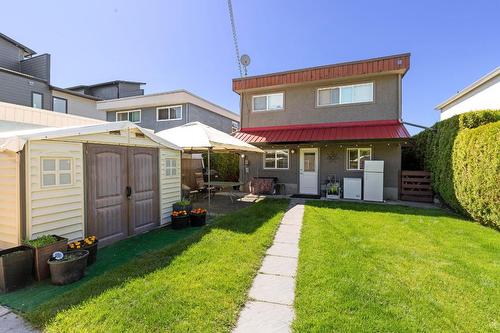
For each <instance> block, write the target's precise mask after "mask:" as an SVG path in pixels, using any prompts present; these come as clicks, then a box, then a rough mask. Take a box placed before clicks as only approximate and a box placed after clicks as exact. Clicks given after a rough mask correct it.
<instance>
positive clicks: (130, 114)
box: [97, 90, 240, 133]
mask: <svg viewBox="0 0 500 333" xmlns="http://www.w3.org/2000/svg"><path fill="white" fill-rule="evenodd" d="M97 109H98V110H99V111H100V112H103V113H106V119H107V120H108V121H124V120H128V121H131V122H134V123H136V124H138V125H139V126H141V127H144V128H149V129H152V130H153V131H155V132H158V131H162V130H164V129H168V128H172V127H177V126H180V125H183V124H186V123H189V122H193V121H199V122H201V123H203V124H205V125H208V126H211V127H213V128H216V129H218V130H220V131H223V132H226V133H233V132H235V131H237V130H238V129H239V121H240V117H239V115H237V114H235V113H233V112H231V111H229V110H227V109H225V108H223V107H221V106H219V105H217V104H215V103H212V102H210V101H208V100H206V99H204V98H201V97H199V96H197V95H195V94H193V93H191V92H189V91H187V90H174V91H169V92H163V93H157V94H147V95H142V96H132V97H124V98H118V99H110V100H105V101H99V102H97Z"/></svg>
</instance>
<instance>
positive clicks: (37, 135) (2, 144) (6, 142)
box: [0, 121, 182, 152]
mask: <svg viewBox="0 0 500 333" xmlns="http://www.w3.org/2000/svg"><path fill="white" fill-rule="evenodd" d="M127 129H135V130H138V131H139V132H141V133H142V134H144V135H145V136H146V137H148V138H150V139H151V140H153V141H154V142H156V143H158V144H160V145H162V146H164V147H166V148H170V149H174V150H182V148H181V147H178V146H176V145H175V144H173V143H171V142H170V141H167V140H165V139H162V138H160V137H159V136H157V135H155V134H154V133H153V132H152V131H149V130H146V129H144V128H142V127H139V126H137V125H135V124H134V123H131V122H128V121H123V122H109V123H103V124H98V125H89V126H72V127H63V128H54V127H42V128H32V129H28V130H18V131H7V132H1V133H0V151H12V152H18V151H21V150H22V149H23V147H24V145H25V144H26V142H28V141H30V140H49V139H58V138H64V137H71V136H78V135H85V134H96V133H103V132H110V131H118V130H127Z"/></svg>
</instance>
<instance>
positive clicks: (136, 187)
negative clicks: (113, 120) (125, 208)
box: [128, 147, 160, 234]
mask: <svg viewBox="0 0 500 333" xmlns="http://www.w3.org/2000/svg"><path fill="white" fill-rule="evenodd" d="M128 165H129V173H128V177H129V186H130V187H131V188H132V195H131V197H130V199H129V228H130V233H131V234H137V233H141V232H144V231H147V230H150V229H153V228H155V227H157V226H158V225H159V222H160V221H159V220H160V216H159V191H158V149H154V148H139V147H132V148H129V151H128Z"/></svg>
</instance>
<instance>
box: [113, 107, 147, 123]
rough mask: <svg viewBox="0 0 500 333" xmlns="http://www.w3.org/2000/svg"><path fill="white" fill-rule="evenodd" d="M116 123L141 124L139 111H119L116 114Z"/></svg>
mask: <svg viewBox="0 0 500 333" xmlns="http://www.w3.org/2000/svg"><path fill="white" fill-rule="evenodd" d="M116 121H130V122H132V123H140V122H141V110H131V111H120V112H117V113H116Z"/></svg>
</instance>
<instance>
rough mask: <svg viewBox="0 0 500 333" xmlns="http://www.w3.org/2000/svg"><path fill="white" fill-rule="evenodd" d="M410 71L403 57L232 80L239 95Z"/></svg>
mask: <svg viewBox="0 0 500 333" xmlns="http://www.w3.org/2000/svg"><path fill="white" fill-rule="evenodd" d="M409 68H410V53H404V54H396V55H391V56H387V57H381V58H373V59H366V60H360V61H353V62H344V63H339V64H333V65H327V66H320V67H311V68H304V69H298V70H293V71H286V72H279V73H271V74H265V75H258V76H247V77H243V78H237V79H233V90H234V91H236V92H239V91H242V90H246V89H255V88H263V87H272V86H280V85H287V84H296V83H301V82H310V81H319V80H331V79H337V78H344V77H349V76H359V75H367V74H377V73H383V72H399V73H401V74H403V75H404V74H405V73H406V72H407V71H408V69H409Z"/></svg>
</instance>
